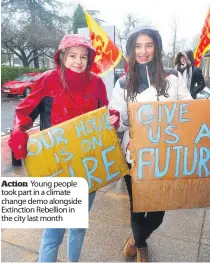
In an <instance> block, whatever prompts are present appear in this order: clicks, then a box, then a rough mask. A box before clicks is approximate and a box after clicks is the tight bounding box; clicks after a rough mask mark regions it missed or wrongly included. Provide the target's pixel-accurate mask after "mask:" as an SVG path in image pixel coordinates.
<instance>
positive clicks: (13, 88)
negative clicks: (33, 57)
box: [2, 72, 43, 97]
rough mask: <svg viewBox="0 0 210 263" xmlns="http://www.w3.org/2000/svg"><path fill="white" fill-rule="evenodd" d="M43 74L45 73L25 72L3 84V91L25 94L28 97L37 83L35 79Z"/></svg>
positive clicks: (11, 93)
mask: <svg viewBox="0 0 210 263" xmlns="http://www.w3.org/2000/svg"><path fill="white" fill-rule="evenodd" d="M42 75H43V73H39V72H33V73H25V74H23V75H21V76H20V77H18V78H16V79H14V80H9V81H7V82H5V83H4V84H3V86H2V93H4V94H7V95H10V96H11V95H23V96H24V97H26V96H28V95H29V94H30V93H31V91H32V89H33V87H34V85H35V81H36V80H38V79H39V78H40V77H41V76H42Z"/></svg>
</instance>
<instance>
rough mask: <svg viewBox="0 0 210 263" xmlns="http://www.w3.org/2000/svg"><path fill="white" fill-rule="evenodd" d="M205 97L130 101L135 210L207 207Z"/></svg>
mask: <svg viewBox="0 0 210 263" xmlns="http://www.w3.org/2000/svg"><path fill="white" fill-rule="evenodd" d="M209 109H210V101H209V100H201V101H196V100H192V101H175V102H172V101H171V102H163V101H160V102H151V103H149V102H148V103H131V104H130V105H129V110H130V124H131V129H130V136H131V155H132V159H133V160H134V163H135V165H134V167H133V168H132V170H131V174H132V190H133V206H134V211H135V212H141V211H143V212H145V211H165V210H170V209H181V208H194V207H208V206H210V115H209Z"/></svg>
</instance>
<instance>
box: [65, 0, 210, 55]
mask: <svg viewBox="0 0 210 263" xmlns="http://www.w3.org/2000/svg"><path fill="white" fill-rule="evenodd" d="M62 2H65V3H68V2H69V1H68V0H62ZM71 2H72V0H71ZM75 2H78V1H75ZM80 2H81V3H82V5H83V6H84V8H85V9H96V10H99V11H100V15H99V18H101V19H103V20H105V21H106V25H115V26H116V27H118V28H123V19H124V17H125V15H126V14H127V13H129V12H131V13H133V14H134V15H135V16H138V17H139V19H142V18H144V19H146V20H150V21H151V22H152V25H154V26H155V27H156V28H157V29H158V30H159V32H160V34H161V36H162V39H163V46H164V50H165V51H166V52H167V51H169V49H170V43H171V41H172V29H171V25H172V19H173V17H175V18H176V20H177V21H178V23H179V31H178V39H183V38H184V39H186V40H187V41H188V43H191V42H192V40H193V38H194V37H195V36H196V35H197V34H200V33H201V30H202V27H203V25H204V20H205V17H206V15H207V12H208V7H209V6H210V0H80Z"/></svg>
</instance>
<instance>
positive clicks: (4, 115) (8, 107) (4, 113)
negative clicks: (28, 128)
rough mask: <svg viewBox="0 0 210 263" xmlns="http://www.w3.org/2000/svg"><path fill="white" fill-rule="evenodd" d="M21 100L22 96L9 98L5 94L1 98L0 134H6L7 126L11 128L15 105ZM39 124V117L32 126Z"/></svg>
mask: <svg viewBox="0 0 210 263" xmlns="http://www.w3.org/2000/svg"><path fill="white" fill-rule="evenodd" d="M22 100H23V97H17V96H15V97H12V98H9V97H7V96H5V95H3V96H2V98H1V136H4V135H6V134H8V130H7V129H8V128H12V126H13V121H14V115H15V109H16V107H17V105H18V104H19V103H20V102H21V101H22ZM38 125H39V119H37V120H36V121H35V123H34V126H38Z"/></svg>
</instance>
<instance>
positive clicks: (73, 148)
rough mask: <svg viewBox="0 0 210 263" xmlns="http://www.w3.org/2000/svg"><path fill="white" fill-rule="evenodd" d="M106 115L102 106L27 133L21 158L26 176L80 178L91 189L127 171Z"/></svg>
mask: <svg viewBox="0 0 210 263" xmlns="http://www.w3.org/2000/svg"><path fill="white" fill-rule="evenodd" d="M108 116H109V114H108V109H107V108H105V107H103V108H101V109H98V110H95V111H92V112H89V113H86V114H84V115H82V116H79V117H77V118H74V119H72V120H69V121H66V122H63V123H61V124H59V125H56V126H53V127H51V128H49V129H46V130H44V131H41V132H38V133H36V134H33V135H31V136H30V137H29V140H28V146H27V148H28V155H27V158H26V159H25V168H26V172H27V174H28V176H33V177H44V176H62V177H66V176H72V177H83V178H85V179H86V180H87V181H88V184H89V192H93V191H95V190H97V189H99V188H101V187H103V186H105V185H106V184H109V183H111V182H113V181H115V180H117V179H119V178H120V177H122V176H124V175H126V174H128V168H127V164H126V162H125V160H124V156H123V153H122V151H121V147H120V144H119V140H118V137H117V134H116V132H115V130H114V127H112V126H110V125H109V123H108V121H107V118H108Z"/></svg>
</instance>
